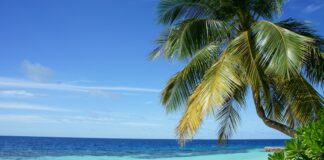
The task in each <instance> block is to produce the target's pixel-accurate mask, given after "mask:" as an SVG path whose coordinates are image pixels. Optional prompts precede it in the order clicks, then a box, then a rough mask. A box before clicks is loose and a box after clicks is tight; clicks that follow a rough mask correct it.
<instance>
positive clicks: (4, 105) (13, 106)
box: [0, 102, 78, 112]
mask: <svg viewBox="0 0 324 160" xmlns="http://www.w3.org/2000/svg"><path fill="white" fill-rule="evenodd" d="M0 109H10V110H35V111H47V112H78V111H76V110H71V109H64V108H56V107H50V106H45V105H37V104H28V103H18V102H0Z"/></svg>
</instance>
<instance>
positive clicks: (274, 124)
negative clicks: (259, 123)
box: [252, 90, 296, 137]
mask: <svg viewBox="0 0 324 160" xmlns="http://www.w3.org/2000/svg"><path fill="white" fill-rule="evenodd" d="M252 94H253V99H254V104H255V108H256V112H257V114H258V116H259V117H260V118H261V119H262V120H263V122H264V124H266V125H267V126H268V127H270V128H273V129H276V130H278V131H280V132H282V133H284V134H286V135H288V136H290V137H294V136H295V133H296V131H295V130H294V129H293V128H290V127H288V126H286V125H284V124H281V123H279V122H276V121H273V120H271V119H269V118H267V116H266V114H265V112H264V109H263V107H262V105H261V103H260V102H261V100H260V95H259V92H258V91H256V90H253V93H252Z"/></svg>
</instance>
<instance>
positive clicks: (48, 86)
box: [0, 77, 160, 93]
mask: <svg viewBox="0 0 324 160" xmlns="http://www.w3.org/2000/svg"><path fill="white" fill-rule="evenodd" d="M0 87H14V88H30V89H43V90H56V91H69V92H84V93H100V92H107V91H125V92H148V93H159V92H160V89H152V88H140V87H126V86H120V87H110V86H82V85H71V84H63V83H40V82H33V81H25V80H18V79H12V78H6V77H0Z"/></svg>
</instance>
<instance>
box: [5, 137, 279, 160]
mask: <svg viewBox="0 0 324 160" xmlns="http://www.w3.org/2000/svg"><path fill="white" fill-rule="evenodd" d="M283 144H284V140H230V141H228V143H227V144H226V145H218V144H217V143H216V141H215V140H194V141H192V142H190V143H188V144H187V145H186V146H185V147H180V146H179V145H178V143H177V141H176V140H147V139H89V138H88V139H83V138H40V137H1V136H0V160H141V159H142V160H144V159H146V160H147V159H152V160H266V159H267V155H268V153H267V152H264V151H263V148H264V147H265V146H282V145H283Z"/></svg>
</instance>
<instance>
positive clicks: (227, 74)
mask: <svg viewBox="0 0 324 160" xmlns="http://www.w3.org/2000/svg"><path fill="white" fill-rule="evenodd" d="M234 41H235V40H234ZM236 51H237V50H236V49H234V48H232V45H230V46H229V47H227V48H226V49H225V51H224V52H223V54H222V55H221V57H220V59H219V60H218V61H217V62H216V63H215V64H214V65H213V66H212V67H211V68H210V69H209V70H208V71H207V72H206V74H205V76H204V78H203V81H202V82H201V83H200V84H199V85H198V87H197V88H196V89H195V91H194V92H193V93H192V95H191V96H190V98H189V100H188V104H187V105H188V106H187V110H186V111H185V113H184V115H183V117H182V119H181V120H180V122H179V124H178V127H177V133H178V137H179V139H180V141H181V142H184V141H185V140H186V139H191V138H192V137H193V135H194V134H195V133H196V131H197V129H198V128H199V127H200V126H201V123H202V120H203V118H204V117H205V115H206V113H211V111H212V108H213V107H214V106H218V107H220V106H222V105H223V104H225V103H226V102H227V100H228V99H230V98H232V97H233V96H234V93H235V91H236V90H237V89H239V88H240V87H241V86H242V85H243V82H242V80H241V77H240V74H241V73H242V72H241V71H240V68H239V64H238V63H239V59H237V56H235V54H234V53H233V52H236Z"/></svg>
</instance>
